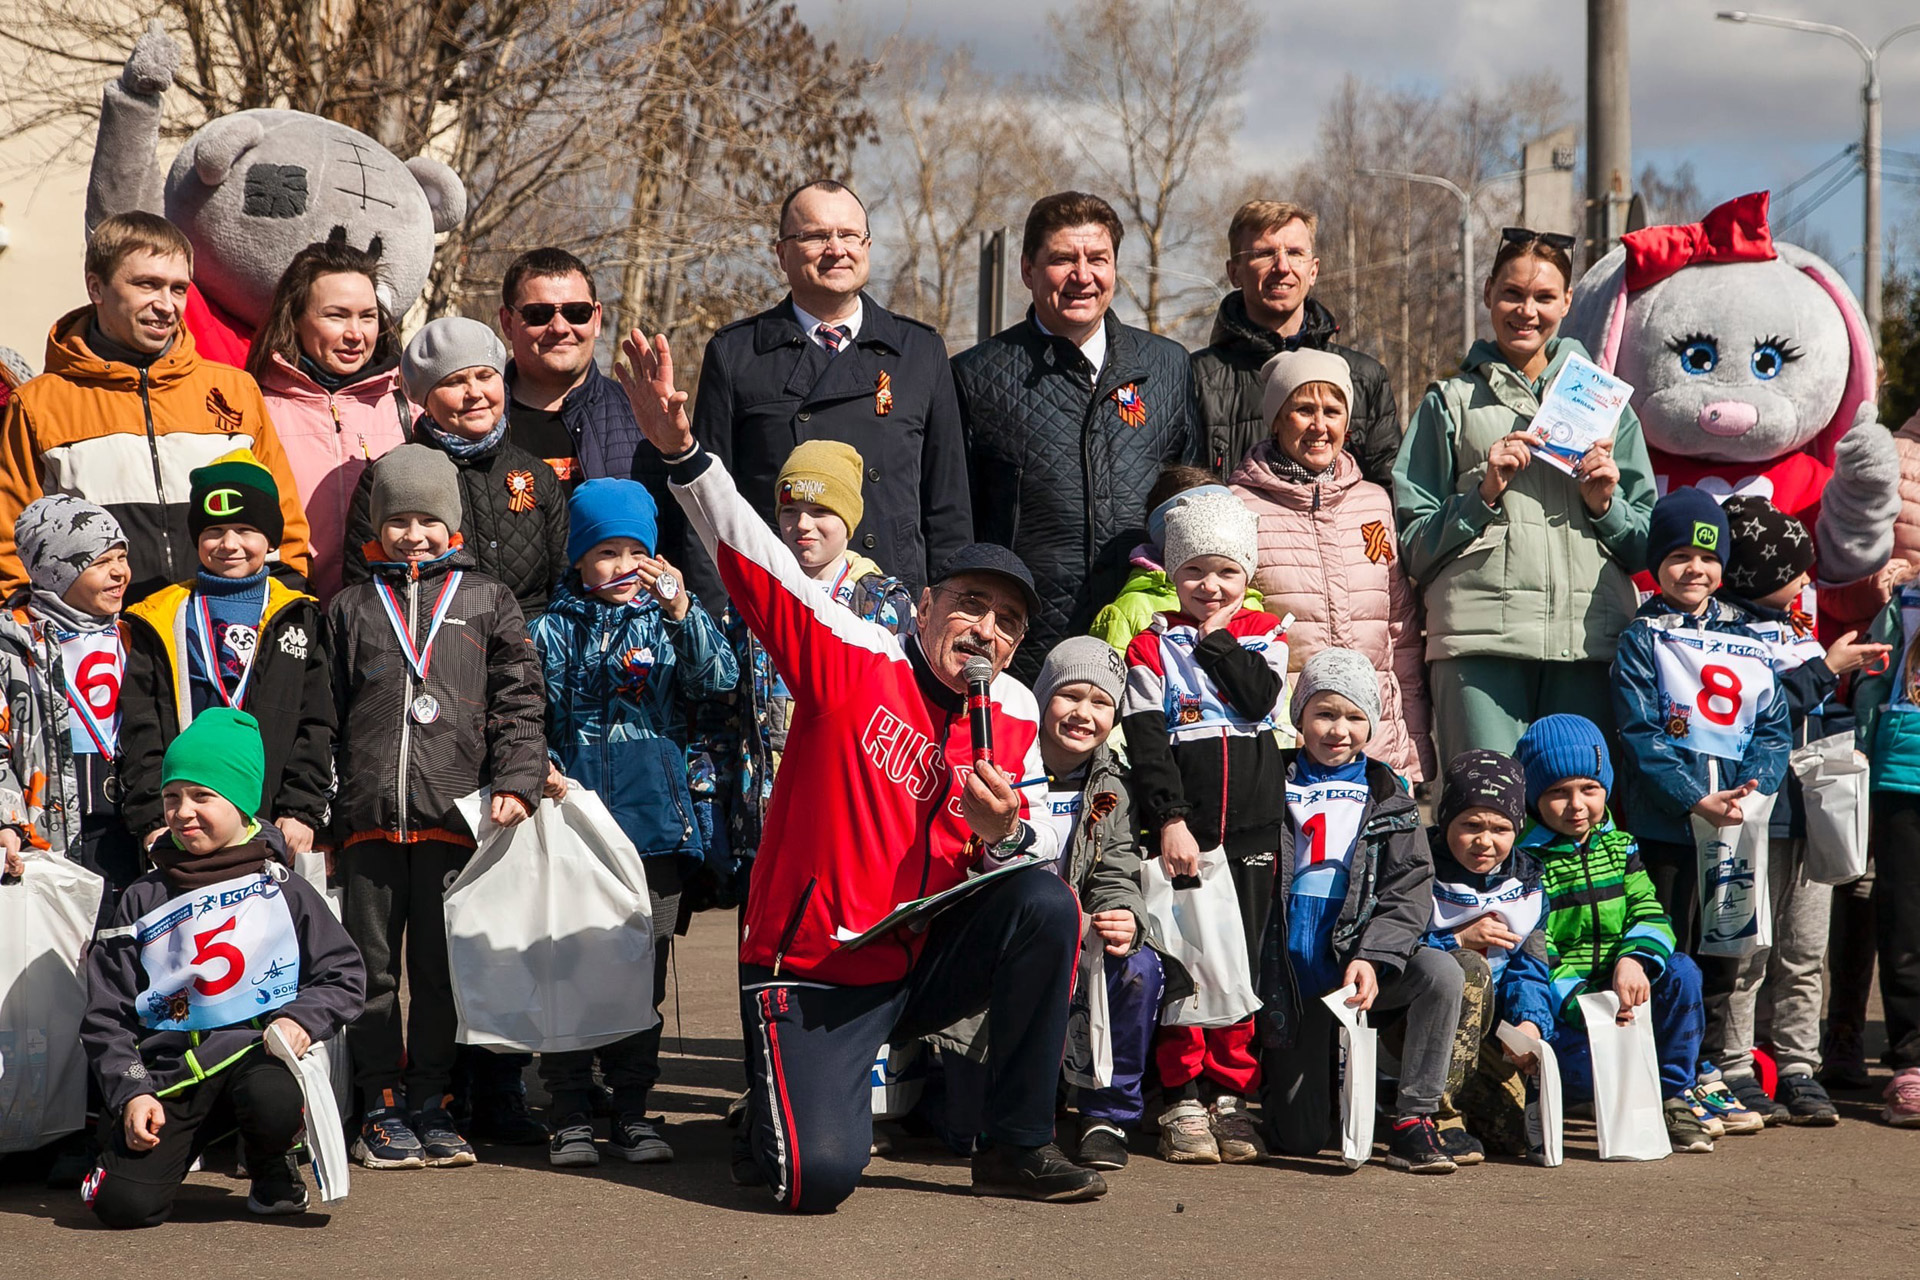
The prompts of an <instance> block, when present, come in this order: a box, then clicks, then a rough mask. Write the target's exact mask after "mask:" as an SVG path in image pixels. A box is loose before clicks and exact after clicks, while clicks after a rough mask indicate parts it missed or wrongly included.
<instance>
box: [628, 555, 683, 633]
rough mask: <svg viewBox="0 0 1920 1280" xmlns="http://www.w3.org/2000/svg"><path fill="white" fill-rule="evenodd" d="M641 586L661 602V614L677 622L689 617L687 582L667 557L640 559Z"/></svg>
mask: <svg viewBox="0 0 1920 1280" xmlns="http://www.w3.org/2000/svg"><path fill="white" fill-rule="evenodd" d="M663 583H664V585H663ZM640 585H641V586H643V587H645V588H646V591H647V594H648V595H650V596H652V597H653V598H654V599H655V600H658V601H659V602H660V612H661V613H664V614H666V615H667V617H669V618H671V619H672V620H673V621H675V622H679V621H680V620H681V619H683V618H685V617H686V616H687V609H688V608H689V607H690V603H691V602H690V601H689V599H688V596H687V580H686V578H684V577H682V576H681V574H680V572H679V571H678V570H677V569H675V568H674V567H673V566H672V565H670V564H668V563H667V558H666V557H665V556H641V557H640Z"/></svg>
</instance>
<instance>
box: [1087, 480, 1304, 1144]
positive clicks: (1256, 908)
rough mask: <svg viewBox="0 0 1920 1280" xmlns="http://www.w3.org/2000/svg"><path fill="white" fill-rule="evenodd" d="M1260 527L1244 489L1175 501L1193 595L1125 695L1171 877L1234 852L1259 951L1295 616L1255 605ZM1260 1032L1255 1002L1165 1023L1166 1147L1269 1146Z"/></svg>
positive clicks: (1231, 857) (1173, 522)
mask: <svg viewBox="0 0 1920 1280" xmlns="http://www.w3.org/2000/svg"><path fill="white" fill-rule="evenodd" d="M1256 533H1257V528H1256V524H1255V520H1254V516H1253V513H1252V512H1250V511H1248V510H1247V509H1246V508H1245V507H1243V506H1241V505H1240V501H1239V499H1237V498H1235V497H1233V496H1232V495H1231V494H1200V495H1196V496H1195V497H1193V498H1192V499H1191V500H1189V501H1188V502H1186V503H1184V504H1182V505H1181V506H1179V507H1177V508H1175V509H1174V510H1173V511H1172V512H1170V513H1169V514H1168V516H1167V532H1166V542H1165V545H1166V565H1167V571H1168V573H1169V575H1170V576H1171V577H1172V579H1173V585H1174V589H1175V591H1176V592H1178V594H1179V600H1180V608H1179V610H1178V612H1169V613H1162V614H1159V615H1158V616H1156V617H1155V618H1154V620H1153V624H1152V625H1151V626H1149V627H1148V628H1147V630H1145V631H1143V632H1141V633H1140V635H1138V636H1136V637H1135V638H1134V640H1133V643H1132V644H1131V645H1129V646H1128V648H1127V689H1126V694H1125V696H1124V698H1123V699H1122V702H1121V722H1122V724H1123V725H1124V726H1125V728H1126V734H1127V744H1128V747H1129V749H1130V750H1131V752H1132V753H1133V768H1134V797H1135V799H1136V801H1137V802H1138V805H1139V811H1140V823H1141V825H1142V826H1143V827H1144V828H1145V829H1146V830H1148V831H1150V832H1153V833H1156V834H1157V836H1158V848H1159V854H1160V858H1161V860H1162V862H1163V863H1164V865H1165V870H1166V872H1167V874H1168V875H1170V876H1176V877H1180V876H1194V875H1198V874H1199V873H1200V867H1201V863H1202V861H1203V860H1206V861H1213V860H1214V859H1216V858H1220V857H1224V858H1225V861H1226V865H1227V870H1228V872H1229V874H1230V875H1231V876H1232V878H1233V882H1234V889H1235V892H1236V894H1237V896H1238V898H1239V902H1240V914H1241V922H1242V924H1243V925H1244V926H1245V933H1246V939H1247V952H1248V956H1249V963H1250V964H1251V958H1252V957H1254V956H1257V955H1258V952H1257V950H1256V947H1257V944H1258V940H1259V936H1260V931H1261V928H1262V926H1263V924H1264V923H1265V919H1266V913H1267V903H1268V900H1269V899H1270V897H1271V896H1272V891H1273V865H1274V855H1275V848H1276V845H1277V842H1278V830H1279V824H1280V822H1281V819H1282V816H1283V806H1282V802H1281V794H1282V779H1283V777H1284V776H1285V769H1284V765H1283V763H1282V760H1281V751H1280V745H1279V742H1278V741H1277V740H1276V739H1275V737H1274V730H1275V729H1276V728H1278V727H1279V726H1280V725H1281V724H1282V723H1283V718H1282V716H1281V708H1282V706H1283V705H1284V702H1283V698H1284V694H1285V691H1286V677H1287V640H1286V621H1285V620H1284V619H1281V618H1276V617H1274V616H1273V615H1271V614H1268V613H1263V612H1261V611H1259V610H1257V609H1249V608H1247V607H1246V606H1245V601H1246V594H1247V582H1248V580H1249V579H1250V578H1251V577H1252V576H1253V570H1254V563H1255V558H1256V554H1257V546H1256V542H1255V538H1256ZM1253 1041H1254V1025H1253V1011H1252V1010H1248V1011H1247V1016H1246V1017H1244V1018H1242V1019H1241V1020H1240V1021H1239V1022H1236V1023H1233V1024H1232V1025H1230V1026H1224V1027H1189V1026H1166V1027H1162V1028H1161V1029H1160V1032H1159V1035H1158V1037H1157V1041H1156V1046H1155V1058H1156V1060H1157V1066H1158V1069H1159V1073H1160V1085H1161V1090H1162V1092H1163V1094H1164V1095H1165V1098H1166V1103H1167V1107H1166V1110H1165V1111H1164V1112H1163V1113H1162V1114H1161V1116H1160V1154H1161V1155H1162V1156H1163V1157H1165V1158H1166V1159H1168V1160H1171V1161H1173V1162H1175V1163H1179V1164H1217V1163H1220V1162H1221V1161H1226V1162H1227V1163H1231V1164H1238V1163H1246V1162H1250V1161H1254V1160H1258V1159H1260V1158H1261V1157H1262V1156H1263V1155H1265V1154H1266V1152H1265V1150H1264V1148H1263V1146H1262V1143H1261V1140H1260V1135H1259V1132H1258V1130H1257V1129H1256V1127H1255V1126H1254V1124H1253V1121H1252V1120H1251V1119H1250V1118H1249V1116H1248V1114H1247V1111H1246V1099H1248V1098H1251V1097H1252V1096H1254V1093H1255V1091H1256V1090H1257V1089H1258V1087H1259V1081H1260V1064H1259V1058H1258V1055H1257V1052H1256V1050H1255V1047H1254V1042H1253ZM1203 1088H1204V1090H1205V1094H1204V1095H1203V1092H1202V1091H1203Z"/></svg>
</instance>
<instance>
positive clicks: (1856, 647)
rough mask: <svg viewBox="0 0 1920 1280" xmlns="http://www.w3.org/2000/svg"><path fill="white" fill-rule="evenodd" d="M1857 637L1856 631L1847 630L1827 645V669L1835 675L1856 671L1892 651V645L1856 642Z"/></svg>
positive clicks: (1858, 635)
mask: <svg viewBox="0 0 1920 1280" xmlns="http://www.w3.org/2000/svg"><path fill="white" fill-rule="evenodd" d="M1859 639H1860V633H1859V632H1858V631H1849V632H1847V633H1846V634H1845V635H1843V636H1841V637H1840V638H1839V639H1838V640H1835V641H1834V642H1833V644H1831V645H1830V646H1828V648H1827V669H1828V670H1830V671H1832V672H1833V674H1835V675H1837V676H1843V675H1845V674H1847V672H1849V671H1858V670H1859V669H1860V668H1861V667H1864V666H1866V665H1867V664H1868V663H1870V662H1878V661H1879V660H1880V659H1882V658H1884V657H1886V656H1887V655H1888V654H1890V653H1892V652H1893V646H1892V645H1888V644H1874V643H1872V642H1867V643H1864V644H1862V643H1856V642H1857V641H1859Z"/></svg>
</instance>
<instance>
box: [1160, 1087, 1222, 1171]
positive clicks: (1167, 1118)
mask: <svg viewBox="0 0 1920 1280" xmlns="http://www.w3.org/2000/svg"><path fill="white" fill-rule="evenodd" d="M1160 1158H1161V1159H1162V1160H1165V1161H1167V1162H1168V1163H1170V1164H1219V1163H1220V1144H1219V1143H1218V1142H1217V1141H1215V1139H1214V1136H1213V1128H1212V1125H1211V1124H1210V1123H1209V1117H1208V1115H1207V1109H1206V1108H1205V1107H1203V1106H1201V1105H1200V1103H1199V1102H1198V1101H1197V1100H1195V1099H1188V1100H1187V1101H1185V1102H1176V1103H1174V1104H1173V1105H1172V1106H1170V1107H1168V1108H1167V1109H1166V1110H1165V1111H1162V1112H1161V1113H1160Z"/></svg>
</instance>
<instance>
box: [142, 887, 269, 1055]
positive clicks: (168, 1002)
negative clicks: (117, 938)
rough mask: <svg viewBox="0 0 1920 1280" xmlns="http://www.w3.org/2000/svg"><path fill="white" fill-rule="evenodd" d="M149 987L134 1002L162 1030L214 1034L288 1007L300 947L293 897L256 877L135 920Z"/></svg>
mask: <svg viewBox="0 0 1920 1280" xmlns="http://www.w3.org/2000/svg"><path fill="white" fill-rule="evenodd" d="M134 929H135V934H134V938H135V941H136V943H137V944H138V945H139V947H140V964H141V967H142V968H143V969H144V970H145V971H146V975H147V989H146V990H144V991H142V992H141V993H140V995H139V997H138V999H137V1000H136V1001H135V1002H134V1003H135V1008H136V1009H137V1010H138V1012H139V1016H140V1021H141V1022H142V1023H144V1024H145V1025H146V1026H148V1027H151V1028H152V1029H153V1030H155V1031H211V1030H214V1029H216V1028H219V1027H230V1026H233V1025H234V1024H235V1023H241V1022H246V1021H247V1020H249V1019H251V1018H256V1017H258V1016H260V1015H261V1014H263V1013H269V1012H271V1011H272V1010H274V1009H278V1008H279V1007H280V1006H282V1005H284V1004H286V1003H288V1002H289V1001H291V1000H292V999H293V997H294V996H295V995H296V994H297V993H298V992H299V990H300V943H299V939H298V938H297V937H296V936H295V934H294V929H293V913H292V912H291V911H289V910H288V909H287V899H286V895H285V894H284V893H283V892H282V891H281V887H280V885H279V883H278V882H276V881H275V880H274V879H273V878H272V877H270V876H266V875H262V874H259V873H255V874H253V875H248V876H239V877H236V878H235V879H232V880H226V881H222V882H221V883H219V884H217V885H214V886H212V887H211V888H208V889H203V890H200V891H199V892H196V893H187V894H182V895H181V896H179V897H177V898H173V899H171V900H169V901H168V902H166V903H164V904H163V905H161V906H158V907H155V908H154V909H153V910H152V911H149V912H148V913H147V914H146V915H143V916H141V917H140V919H139V920H137V921H135V922H134Z"/></svg>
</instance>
